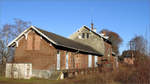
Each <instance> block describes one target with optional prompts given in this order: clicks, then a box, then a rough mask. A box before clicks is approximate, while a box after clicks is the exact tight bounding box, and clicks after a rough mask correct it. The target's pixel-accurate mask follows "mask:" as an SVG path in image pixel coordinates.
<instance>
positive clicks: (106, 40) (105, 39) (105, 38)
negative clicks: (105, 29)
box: [83, 26, 111, 44]
mask: <svg viewBox="0 0 150 84" xmlns="http://www.w3.org/2000/svg"><path fill="white" fill-rule="evenodd" d="M83 28H86V29H87V30H89V31H91V32H92V33H94V34H95V35H97V36H99V37H101V38H103V39H104V41H105V42H107V43H109V44H111V42H110V41H109V40H108V38H107V37H105V36H103V35H102V34H98V33H96V32H95V31H93V30H91V29H90V28H88V27H87V26H83Z"/></svg>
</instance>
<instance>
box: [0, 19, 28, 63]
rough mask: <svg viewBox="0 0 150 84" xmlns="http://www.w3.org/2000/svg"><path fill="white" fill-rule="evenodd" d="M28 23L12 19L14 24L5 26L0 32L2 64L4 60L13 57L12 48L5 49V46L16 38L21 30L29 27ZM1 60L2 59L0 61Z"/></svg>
mask: <svg viewBox="0 0 150 84" xmlns="http://www.w3.org/2000/svg"><path fill="white" fill-rule="evenodd" d="M30 24H31V23H30V22H27V21H23V20H21V19H14V24H5V25H4V26H3V27H2V28H1V30H0V58H1V61H2V62H4V59H5V60H6V61H8V59H9V58H10V57H11V58H12V57H13V50H14V49H12V48H7V45H8V43H9V42H10V41H12V40H13V39H14V38H15V37H17V36H18V35H19V34H20V33H21V32H22V31H23V30H25V29H26V28H28V27H29V26H30ZM2 58H3V59H2Z"/></svg>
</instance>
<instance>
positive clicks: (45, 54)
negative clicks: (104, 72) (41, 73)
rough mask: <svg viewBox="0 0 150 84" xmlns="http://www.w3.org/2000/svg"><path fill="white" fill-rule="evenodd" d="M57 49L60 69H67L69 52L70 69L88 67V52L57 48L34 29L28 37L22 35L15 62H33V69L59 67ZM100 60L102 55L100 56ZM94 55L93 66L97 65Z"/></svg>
mask: <svg viewBox="0 0 150 84" xmlns="http://www.w3.org/2000/svg"><path fill="white" fill-rule="evenodd" d="M57 51H59V52H60V70H64V69H66V53H68V67H69V69H83V68H88V54H83V53H79V52H71V51H67V50H61V49H57V48H55V47H54V46H53V44H50V43H49V42H47V41H46V40H45V39H44V38H42V37H41V36H40V35H39V34H37V33H36V32H34V30H32V31H30V32H29V33H28V36H27V38H25V36H23V37H21V39H20V40H19V41H18V47H16V50H15V55H14V62H15V63H32V66H33V67H32V68H33V69H38V70H49V69H50V68H52V67H53V66H54V67H53V68H55V69H56V67H57ZM98 61H100V57H98ZM94 64H95V60H94V56H92V67H94V66H95V65H94Z"/></svg>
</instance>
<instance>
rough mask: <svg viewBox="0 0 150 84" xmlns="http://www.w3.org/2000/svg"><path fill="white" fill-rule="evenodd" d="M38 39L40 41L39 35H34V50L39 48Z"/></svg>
mask: <svg viewBox="0 0 150 84" xmlns="http://www.w3.org/2000/svg"><path fill="white" fill-rule="evenodd" d="M40 41H41V38H40V36H38V35H35V41H34V50H40Z"/></svg>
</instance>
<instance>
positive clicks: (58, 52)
mask: <svg viewBox="0 0 150 84" xmlns="http://www.w3.org/2000/svg"><path fill="white" fill-rule="evenodd" d="M57 70H60V51H59V50H58V51H57Z"/></svg>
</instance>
